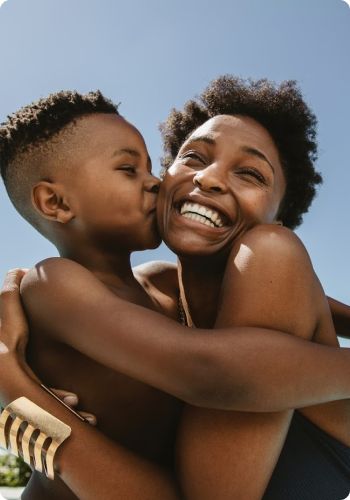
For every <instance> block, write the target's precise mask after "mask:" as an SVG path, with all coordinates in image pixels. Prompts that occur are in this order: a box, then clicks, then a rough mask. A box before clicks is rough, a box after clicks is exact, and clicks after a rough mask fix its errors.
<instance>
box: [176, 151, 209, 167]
mask: <svg viewBox="0 0 350 500" xmlns="http://www.w3.org/2000/svg"><path fill="white" fill-rule="evenodd" d="M180 159H181V160H182V162H183V163H190V161H191V160H192V161H195V162H200V163H202V164H203V165H204V164H205V161H204V159H203V158H202V157H201V156H200V155H199V154H198V153H196V152H195V151H186V152H185V153H182V154H181V156H180Z"/></svg>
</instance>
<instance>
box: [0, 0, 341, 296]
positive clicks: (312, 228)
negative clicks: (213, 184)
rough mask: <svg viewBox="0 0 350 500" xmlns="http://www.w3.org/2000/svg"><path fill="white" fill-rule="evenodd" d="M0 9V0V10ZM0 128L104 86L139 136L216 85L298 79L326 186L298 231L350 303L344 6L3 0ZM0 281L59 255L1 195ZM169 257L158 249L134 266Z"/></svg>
mask: <svg viewBox="0 0 350 500" xmlns="http://www.w3.org/2000/svg"><path fill="white" fill-rule="evenodd" d="M0 3H1V2H0ZM0 46H1V65H0V72H1V73H0V75H1V76H0V82H1V83H0V89H1V91H0V120H1V121H3V120H4V119H5V117H6V115H7V114H9V113H11V112H12V111H15V110H16V109H17V108H18V107H20V106H22V105H25V104H27V103H29V102H31V101H32V100H35V99H37V98H39V97H41V96H45V95H47V94H48V93H50V92H53V91H57V90H60V89H77V90H79V91H82V92H85V91H89V90H92V89H96V88H99V89H101V90H102V91H103V92H104V93H105V94H106V95H107V96H108V97H110V98H112V99H113V100H114V101H116V102H121V107H120V111H121V113H122V114H124V115H125V116H126V117H127V118H128V119H129V120H130V121H132V122H134V123H135V124H136V125H137V127H138V128H139V129H140V130H141V132H142V133H143V134H144V136H145V139H146V143H147V145H148V148H149V151H150V154H151V156H152V159H153V162H154V165H155V166H156V167H158V163H159V162H158V159H159V157H160V156H161V141H160V136H159V133H158V128H157V127H158V124H159V123H160V122H161V121H162V120H164V119H165V118H166V116H167V113H168V112H169V110H170V108H171V107H173V106H181V105H182V104H183V103H184V102H185V101H186V100H187V99H189V98H191V97H193V96H194V95H195V94H198V93H199V92H200V91H201V90H202V89H203V88H204V87H205V86H206V85H207V83H208V82H209V81H210V80H211V79H212V78H214V77H216V76H218V75H220V74H224V73H232V74H236V75H239V76H241V77H253V78H261V77H267V78H270V79H273V80H276V81H278V82H279V81H281V80H284V79H296V80H298V81H299V83H300V85H301V87H302V89H303V93H304V96H305V98H306V100H307V101H308V103H309V104H310V105H311V107H312V108H313V110H314V111H315V113H316V115H317V117H318V120H319V128H318V130H319V149H320V154H319V161H318V169H319V170H320V171H321V172H322V174H323V176H324V185H323V186H322V188H321V189H320V191H319V195H318V197H317V199H316V201H315V202H314V204H313V206H312V208H311V211H310V213H309V214H308V215H307V216H306V217H305V222H304V224H303V225H302V226H301V228H300V229H298V231H297V233H298V234H299V236H300V237H301V238H302V240H303V241H304V243H305V245H306V247H307V249H308V250H309V253H310V255H311V258H312V260H313V263H314V266H315V268H316V271H317V273H318V275H319V277H320V280H321V282H322V283H323V285H324V288H325V290H326V292H327V293H328V294H330V295H332V296H334V297H337V298H339V299H341V300H343V301H345V302H350V283H349V278H350V263H349V259H348V255H349V244H350V231H349V224H348V217H349V215H350V210H349V198H350V191H349V186H350V159H349V150H348V147H349V142H348V141H349V131H350V127H349V117H350V99H349V80H350V63H349V61H350V57H349V54H350V8H349V7H348V5H347V4H346V3H345V2H344V1H343V0H322V1H321V0H307V1H305V0H264V1H261V0H216V1H215V2H213V1H208V0H202V1H201V2H198V0H176V1H175V0H147V1H145V0H128V1H112V0H59V1H58V0H57V1H52V0H8V1H7V2H5V3H4V4H3V5H2V6H1V7H0ZM0 214H1V216H0V234H1V240H0V241H1V245H0V275H3V274H4V273H5V271H6V270H7V269H8V268H10V267H16V266H23V267H24V266H26V267H30V266H32V265H33V264H34V263H35V262H36V261H38V260H40V259H42V258H44V257H47V256H50V255H56V251H55V249H54V248H53V247H52V245H51V244H50V243H49V242H47V241H46V240H44V239H43V237H42V236H40V235H39V234H38V233H36V232H35V230H34V229H33V228H31V227H30V226H29V225H28V224H27V223H26V222H25V221H23V220H22V219H21V218H20V217H19V215H17V213H16V212H15V210H14V209H13V208H12V206H11V204H10V203H9V201H8V199H7V196H6V193H5V191H4V189H3V186H2V185H1V187H0ZM150 258H154V259H159V258H163V259H173V256H172V255H171V254H170V253H169V252H168V251H167V250H166V249H165V248H164V247H161V248H160V249H159V250H158V251H155V252H153V253H152V254H151V253H149V252H145V253H143V254H136V255H135V257H134V261H135V262H141V261H142V260H146V259H150Z"/></svg>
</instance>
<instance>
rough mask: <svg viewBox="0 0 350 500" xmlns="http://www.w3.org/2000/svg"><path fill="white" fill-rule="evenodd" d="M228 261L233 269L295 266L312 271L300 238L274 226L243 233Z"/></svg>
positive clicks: (262, 225)
mask: <svg viewBox="0 0 350 500" xmlns="http://www.w3.org/2000/svg"><path fill="white" fill-rule="evenodd" d="M230 259H231V260H232V259H233V260H234V262H235V264H236V265H242V264H244V265H247V264H248V263H253V262H254V264H255V267H256V266H259V264H261V265H263V266H264V268H265V266H271V268H272V269H273V268H277V267H278V268H281V267H284V266H288V267H290V266H291V265H296V264H297V265H298V268H299V270H300V269H301V268H305V269H310V272H311V271H312V263H311V260H310V257H309V254H308V252H307V250H306V248H305V246H304V245H303V243H302V241H301V240H300V238H299V237H298V236H297V235H296V234H295V233H294V232H293V231H291V230H290V229H288V228H286V227H283V226H279V225H276V224H260V225H257V226H255V227H253V228H252V229H250V230H249V231H247V232H246V233H244V234H243V235H242V236H241V237H240V238H239V239H238V240H237V241H236V242H235V244H234V246H233V248H232V252H231V256H230Z"/></svg>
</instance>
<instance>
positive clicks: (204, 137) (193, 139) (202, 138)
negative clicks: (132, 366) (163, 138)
mask: <svg viewBox="0 0 350 500" xmlns="http://www.w3.org/2000/svg"><path fill="white" fill-rule="evenodd" d="M195 142H206V143H207V144H212V145H215V144H216V142H215V139H214V138H213V137H212V136H211V135H209V134H208V135H197V136H194V137H190V138H189V139H188V140H187V141H186V142H185V143H184V146H189V145H191V144H193V143H195Z"/></svg>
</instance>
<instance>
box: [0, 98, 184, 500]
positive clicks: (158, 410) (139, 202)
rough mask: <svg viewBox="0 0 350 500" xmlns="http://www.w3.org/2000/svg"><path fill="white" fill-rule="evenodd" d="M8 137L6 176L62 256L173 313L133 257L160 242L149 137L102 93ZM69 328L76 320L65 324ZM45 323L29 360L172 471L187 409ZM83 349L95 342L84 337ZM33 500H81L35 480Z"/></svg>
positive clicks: (113, 434) (27, 119)
mask: <svg viewBox="0 0 350 500" xmlns="http://www.w3.org/2000/svg"><path fill="white" fill-rule="evenodd" d="M1 134H2V136H1V139H2V143H3V144H2V165H3V170H2V176H3V179H4V182H5V185H6V189H7V191H8V194H9V196H10V198H11V200H12V202H13V203H14V205H15V207H16V208H17V210H18V211H19V212H20V214H21V215H22V216H23V217H24V218H25V219H27V221H28V222H30V223H31V224H32V225H33V226H34V227H35V228H36V229H37V230H38V231H39V232H40V233H41V234H42V235H43V236H45V237H46V238H48V239H49V240H50V241H51V242H52V243H53V244H54V245H55V246H56V247H57V249H58V251H59V253H60V255H61V257H66V258H69V259H71V260H74V261H75V262H77V263H79V264H81V265H82V266H84V267H85V268H86V269H88V270H89V271H91V272H92V273H93V274H94V275H95V276H96V277H97V278H98V280H100V283H101V286H104V287H106V288H108V289H109V290H110V291H111V292H112V293H113V294H117V295H118V296H119V297H121V298H122V299H124V300H127V301H130V302H133V303H135V304H138V305H140V306H143V307H147V308H149V309H153V310H162V309H166V307H165V305H164V304H158V303H157V302H156V301H155V300H153V299H152V298H151V297H150V296H149V295H148V293H147V291H146V290H144V288H143V287H142V286H141V285H140V284H139V282H138V281H137V279H136V278H135V276H134V275H133V272H132V269H131V265H130V254H131V252H132V251H135V250H143V249H146V248H155V247H157V246H158V244H159V242H160V238H159V235H158V232H157V225H156V197H157V192H158V186H159V180H158V179H157V178H156V177H154V176H153V175H152V171H151V160H150V158H149V155H148V152H147V148H146V145H145V143H144V140H143V138H142V136H141V134H140V133H139V132H138V131H137V129H136V128H135V127H134V126H132V125H131V124H130V123H128V122H127V121H126V120H125V119H124V118H123V117H121V116H120V115H119V113H118V109H117V107H116V106H114V104H112V103H111V102H110V101H108V100H106V99H105V98H104V97H103V96H102V95H101V93H100V92H91V93H89V94H87V95H79V94H78V93H76V92H60V93H57V94H53V95H51V96H49V97H48V98H46V99H41V100H40V101H38V102H37V103H35V104H32V105H29V106H27V107H25V108H23V109H22V110H20V111H18V112H17V113H16V114H15V115H13V116H12V117H11V118H10V119H9V121H8V123H7V126H6V128H4V127H3V128H2V130H1ZM5 143H6V147H4V144H5ZM38 270H39V273H40V265H39V267H38ZM65 278H66V279H67V280H70V276H69V275H67V276H66V277H65ZM84 292H85V290H81V293H82V295H83V294H84ZM56 299H57V301H59V302H61V303H62V304H64V303H65V301H67V300H70V297H67V296H64V294H63V293H62V292H61V290H59V289H57V291H56ZM73 300H74V299H73ZM163 306H164V307H163ZM162 312H163V311H162ZM42 316H43V317H44V316H45V311H42ZM62 322H69V318H66V317H62ZM41 325H42V324H40V323H39V322H35V321H34V320H33V322H32V324H31V327H32V328H31V329H32V335H31V338H30V343H29V347H28V361H29V363H30V365H31V366H32V368H33V370H34V371H35V372H36V373H37V374H38V376H39V377H40V378H41V379H42V380H45V382H46V383H47V384H49V385H51V386H56V387H57V386H60V387H65V388H68V389H70V390H72V391H74V392H76V393H77V394H79V397H80V400H81V403H82V404H83V405H84V407H86V408H93V411H94V413H95V414H96V415H97V418H98V422H99V427H100V429H101V430H102V431H103V432H104V433H105V434H106V435H107V436H109V437H110V438H112V439H113V440H117V441H119V442H120V443H121V444H123V445H124V446H125V447H127V448H128V449H130V450H132V451H134V452H136V453H137V454H139V455H141V456H143V457H145V458H147V459H149V460H152V461H155V462H158V463H160V464H163V465H166V466H168V467H170V466H171V465H172V461H173V447H174V438H175V430H176V424H177V421H178V416H179V411H180V403H179V402H178V401H177V400H176V399H175V398H173V397H170V396H168V395H166V394H165V393H162V392H160V391H158V390H156V389H153V388H152V387H150V386H146V385H144V384H142V383H139V382H137V381H135V380H133V379H131V378H128V377H126V376H124V375H121V374H120V373H117V372H115V371H114V370H112V369H110V368H108V367H106V366H104V365H103V364H102V363H100V362H99V357H98V354H97V353H98V345H96V346H95V345H94V346H90V347H91V348H92V350H93V353H92V354H91V356H87V355H84V354H82V353H81V352H79V350H78V349H77V348H76V344H75V341H76V339H77V338H78V337H80V338H82V337H84V332H75V338H72V339H71V342H62V341H61V340H59V339H57V338H56V337H55V333H54V330H55V326H54V324H52V329H51V331H46V330H45V329H43V328H42V326H41ZM100 341H101V342H104V339H103V336H101V339H100ZM83 342H85V343H89V342H92V340H91V339H89V338H86V337H85V340H83ZM106 381H107V382H108V383H106ZM110 387H113V390H110ZM28 494H29V496H30V498H35V499H39V498H48V497H49V498H50V499H52V500H53V499H56V498H57V499H60V500H62V499H66V498H67V499H68V498H75V496H74V495H73V494H72V493H71V492H70V491H69V490H68V488H67V487H66V486H65V485H64V484H63V483H60V481H59V480H55V481H53V482H52V481H48V480H47V479H46V478H45V476H44V475H41V474H37V473H34V474H33V475H32V478H31V480H30V484H29V486H28Z"/></svg>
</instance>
